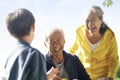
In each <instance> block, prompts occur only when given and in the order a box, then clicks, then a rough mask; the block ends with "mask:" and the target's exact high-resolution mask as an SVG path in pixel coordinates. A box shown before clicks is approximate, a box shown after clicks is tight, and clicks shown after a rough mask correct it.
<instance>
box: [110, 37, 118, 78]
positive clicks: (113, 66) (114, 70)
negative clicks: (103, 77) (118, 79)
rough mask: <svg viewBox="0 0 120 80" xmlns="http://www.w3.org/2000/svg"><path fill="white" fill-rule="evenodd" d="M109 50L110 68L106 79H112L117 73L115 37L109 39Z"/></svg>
mask: <svg viewBox="0 0 120 80" xmlns="http://www.w3.org/2000/svg"><path fill="white" fill-rule="evenodd" d="M110 48H111V49H110V57H109V60H110V68H109V73H108V77H112V78H114V77H115V76H116V73H117V71H118V63H119V57H118V48H117V42H116V39H115V36H113V37H112V39H111V43H110Z"/></svg>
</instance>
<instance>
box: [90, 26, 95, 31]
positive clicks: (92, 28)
mask: <svg viewBox="0 0 120 80" xmlns="http://www.w3.org/2000/svg"><path fill="white" fill-rule="evenodd" d="M88 29H89V30H91V31H95V29H96V27H88Z"/></svg>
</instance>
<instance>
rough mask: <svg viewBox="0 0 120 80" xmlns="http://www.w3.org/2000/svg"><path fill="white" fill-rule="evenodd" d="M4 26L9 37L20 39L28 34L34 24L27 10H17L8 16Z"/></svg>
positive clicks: (33, 19) (32, 17)
mask: <svg viewBox="0 0 120 80" xmlns="http://www.w3.org/2000/svg"><path fill="white" fill-rule="evenodd" d="M6 24H7V29H8V31H9V32H10V34H11V35H13V36H14V37H17V38H21V37H23V36H26V35H28V34H29V32H30V30H31V26H32V25H34V24H35V18H34V16H33V14H32V13H31V12H30V11H28V10H27V9H18V10H16V11H14V12H12V13H10V14H8V16H7V18H6Z"/></svg>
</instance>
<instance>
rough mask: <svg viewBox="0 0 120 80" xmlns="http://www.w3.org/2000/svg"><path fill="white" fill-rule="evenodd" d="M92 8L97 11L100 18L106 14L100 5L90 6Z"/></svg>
mask: <svg viewBox="0 0 120 80" xmlns="http://www.w3.org/2000/svg"><path fill="white" fill-rule="evenodd" d="M90 10H93V11H95V13H96V15H97V17H98V18H99V19H103V14H104V12H103V10H102V9H101V8H100V7H99V6H95V5H94V6H92V7H91V8H90Z"/></svg>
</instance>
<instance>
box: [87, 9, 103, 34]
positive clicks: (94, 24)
mask: <svg viewBox="0 0 120 80" xmlns="http://www.w3.org/2000/svg"><path fill="white" fill-rule="evenodd" d="M101 24H102V20H101V19H99V17H98V16H97V14H96V12H95V10H93V9H91V10H90V12H89V13H88V16H87V19H86V26H87V30H88V31H90V32H91V33H92V34H96V33H98V32H100V27H101Z"/></svg>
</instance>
